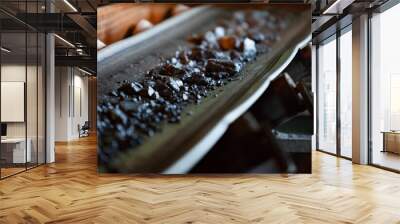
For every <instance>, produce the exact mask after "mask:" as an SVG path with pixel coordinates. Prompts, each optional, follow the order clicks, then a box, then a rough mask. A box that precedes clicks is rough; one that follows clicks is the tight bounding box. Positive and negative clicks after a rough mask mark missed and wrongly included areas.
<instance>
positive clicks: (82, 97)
mask: <svg viewBox="0 0 400 224" xmlns="http://www.w3.org/2000/svg"><path fill="white" fill-rule="evenodd" d="M55 73H56V83H55V85H56V91H55V129H56V131H55V140H56V141H70V140H73V139H77V138H79V133H78V125H83V124H84V122H85V121H87V120H88V117H89V115H88V78H87V77H85V76H84V74H83V73H82V72H80V71H79V70H78V69H76V68H72V67H56V72H55ZM80 107H81V108H80Z"/></svg>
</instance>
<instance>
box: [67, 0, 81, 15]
mask: <svg viewBox="0 0 400 224" xmlns="http://www.w3.org/2000/svg"><path fill="white" fill-rule="evenodd" d="M64 2H65V4H67V5H68V6H69V7H70V8H71V9H72V10H73V11H75V12H78V10H77V9H76V8H75V7H74V6H73V5H72V4H71V3H70V2H69V1H68V0H64Z"/></svg>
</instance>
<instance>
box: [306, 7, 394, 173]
mask: <svg viewBox="0 0 400 224" xmlns="http://www.w3.org/2000/svg"><path fill="white" fill-rule="evenodd" d="M323 3H325V2H320V4H317V5H316V7H320V8H322V9H323V8H325V10H320V11H318V10H315V11H314V15H313V24H312V31H313V65H314V66H313V74H314V75H313V81H314V82H313V83H314V86H313V88H314V93H315V95H314V96H315V97H314V100H315V102H316V103H315V111H316V113H315V115H314V130H315V135H314V138H313V148H314V149H316V150H318V151H321V152H325V153H329V154H331V155H334V156H338V157H341V158H345V159H348V160H351V161H353V162H354V163H358V164H367V165H372V166H376V167H379V168H382V169H387V170H391V171H395V172H400V101H399V100H398V96H399V95H400V88H399V86H400V64H399V63H398V59H397V58H398V57H396V55H397V54H398V52H399V51H400V44H399V42H398V40H399V38H400V32H399V30H398V29H397V28H396V27H397V26H396V24H397V23H398V21H400V4H399V3H398V1H374V2H361V1H328V2H327V4H323Z"/></svg>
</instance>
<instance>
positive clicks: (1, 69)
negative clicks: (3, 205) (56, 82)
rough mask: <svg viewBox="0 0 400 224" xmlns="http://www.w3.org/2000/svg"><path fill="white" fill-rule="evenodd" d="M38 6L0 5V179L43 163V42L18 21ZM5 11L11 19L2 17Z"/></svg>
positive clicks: (38, 33)
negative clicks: (12, 10) (0, 127)
mask: <svg viewBox="0 0 400 224" xmlns="http://www.w3.org/2000/svg"><path fill="white" fill-rule="evenodd" d="M42 6H43V1H2V2H0V8H1V10H0V47H1V56H0V82H1V85H0V89H1V91H0V92H1V97H0V101H1V103H0V111H1V115H0V121H1V124H2V127H4V128H2V130H1V131H2V132H3V133H1V135H2V139H1V144H0V178H1V179H3V178H6V177H8V176H12V175H14V174H16V173H20V172H23V171H25V170H27V169H30V168H33V167H36V166H38V165H40V164H43V163H45V116H46V115H45V91H46V84H45V80H46V79H45V73H46V70H45V58H46V51H45V44H46V43H45V41H46V40H45V34H44V33H43V32H41V31H40V30H37V29H35V28H34V27H31V26H29V25H28V24H26V23H24V22H23V18H22V17H23V16H25V15H26V13H25V12H28V13H40V12H43V7H42ZM10 7H13V9H15V10H16V12H17V15H15V14H13V13H8V11H7V9H9V8H10ZM14 15H15V16H14ZM21 18H22V19H21ZM1 116H2V117H3V118H1Z"/></svg>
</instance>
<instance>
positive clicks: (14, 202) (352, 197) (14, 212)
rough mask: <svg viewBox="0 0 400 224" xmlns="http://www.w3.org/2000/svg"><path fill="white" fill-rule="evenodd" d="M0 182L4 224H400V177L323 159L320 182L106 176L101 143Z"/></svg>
mask: <svg viewBox="0 0 400 224" xmlns="http://www.w3.org/2000/svg"><path fill="white" fill-rule="evenodd" d="M56 155H57V162H56V163H55V164H51V165H47V166H42V167H39V168H36V169H34V170H31V171H28V172H26V173H22V174H20V175H17V176H14V177H11V178H8V179H5V180H3V181H0V223H12V224H13V223H44V222H48V223H168V224H169V223H172V224H176V223H213V224H214V223H218V224H219V223H374V224H375V223H400V175H399V174H395V173H391V172H387V171H384V170H380V169H377V168H373V167H368V166H359V165H352V164H351V162H350V161H347V160H343V159H337V158H335V157H333V156H330V155H326V154H322V153H318V152H315V153H314V154H313V174H312V175H290V176H288V177H287V176H281V175H264V176H228V177H226V176H224V177H223V176H212V177H210V176H208V177H206V176H202V177H195V176H192V177H177V176H175V177H156V176H141V177H128V176H98V175H97V173H96V145H95V139H94V138H86V139H84V140H81V141H76V142H72V143H69V144H58V145H57V154H56Z"/></svg>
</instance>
